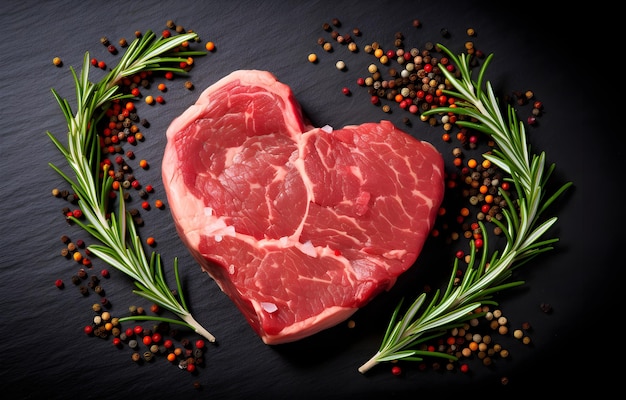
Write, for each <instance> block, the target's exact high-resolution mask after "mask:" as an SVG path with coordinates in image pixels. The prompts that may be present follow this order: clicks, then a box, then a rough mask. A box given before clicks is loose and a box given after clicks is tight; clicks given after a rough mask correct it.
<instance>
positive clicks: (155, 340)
mask: <svg viewBox="0 0 626 400" xmlns="http://www.w3.org/2000/svg"><path fill="white" fill-rule="evenodd" d="M162 339H163V337H162V336H161V334H160V333H158V332H155V333H153V334H152V343H157V344H158V343H161V340H162Z"/></svg>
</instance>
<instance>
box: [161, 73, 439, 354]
mask: <svg viewBox="0 0 626 400" xmlns="http://www.w3.org/2000/svg"><path fill="white" fill-rule="evenodd" d="M167 139H168V143H167V146H166V149H165V154H164V157H163V165H162V175H163V182H164V185H165V189H166V192H167V198H168V202H169V207H170V210H171V212H172V216H173V219H174V221H175V224H176V229H177V231H178V233H179V235H180V237H181V239H182V240H183V242H184V243H185V245H186V246H187V247H188V248H189V250H190V251H191V253H192V254H193V256H194V258H195V259H196V260H197V261H198V263H199V264H200V265H201V266H202V269H203V270H204V271H206V272H207V273H209V275H210V276H211V277H212V278H213V279H214V280H215V281H216V282H217V284H218V285H219V287H220V288H221V290H222V291H223V292H224V293H226V294H227V295H228V296H229V297H230V299H231V300H232V301H233V302H234V303H235V304H236V305H237V307H238V308H239V310H241V312H242V313H243V315H244V316H245V317H246V319H247V321H248V323H249V324H250V325H251V326H252V328H254V330H255V331H256V333H257V334H258V335H259V336H260V337H261V339H262V340H263V341H264V342H265V343H267V344H278V343H285V342H291V341H295V340H298V339H301V338H303V337H306V336H309V335H312V334H314V333H316V332H319V331H321V330H323V329H326V328H328V327H331V326H334V325H336V324H337V323H339V322H341V321H344V320H346V319H347V318H348V317H349V316H350V315H352V314H353V313H354V312H355V311H356V310H357V309H358V308H360V307H362V306H364V305H365V304H367V303H368V301H370V300H371V299H372V298H373V297H374V296H376V295H377V294H378V293H380V292H381V291H383V290H389V289H390V288H391V287H392V286H393V285H394V283H395V282H396V279H397V277H398V276H399V275H400V274H401V273H403V272H404V271H406V270H407V269H408V268H409V267H411V265H413V263H414V262H415V260H416V259H417V257H418V255H419V253H420V252H421V250H422V247H423V245H424V242H425V240H426V238H427V237H428V235H429V232H430V230H431V229H432V227H433V225H434V222H435V218H436V215H437V210H438V208H439V206H440V204H441V201H442V199H443V193H444V178H443V159H442V157H441V154H440V153H439V152H438V151H437V150H436V149H435V148H434V147H433V146H432V145H431V144H429V143H427V142H423V141H419V140H417V139H415V138H413V137H412V136H410V135H409V134H407V133H405V132H403V131H401V130H399V129H397V128H396V127H395V126H394V125H393V124H392V123H390V122H388V121H381V122H380V123H366V124H363V125H359V126H346V127H344V128H342V129H338V130H333V129H331V128H330V127H324V128H315V127H312V126H310V125H309V124H307V123H306V122H305V119H304V118H303V115H302V112H301V109H300V106H299V104H298V102H297V101H296V100H295V98H294V96H293V93H292V91H291V89H290V88H289V87H288V86H287V85H285V84H283V83H281V82H278V81H277V80H276V78H275V77H274V76H273V75H272V74H271V73H269V72H266V71H257V70H240V71H235V72H233V73H231V74H230V75H228V76H226V77H224V78H222V79H221V80H220V81H218V82H217V83H215V84H214V85H212V86H211V87H209V88H207V89H206V90H205V91H204V92H203V93H202V94H201V95H200V97H199V99H198V101H197V102H196V104H194V105H193V106H191V107H190V108H189V109H187V110H186V111H185V112H184V113H183V114H182V115H181V116H179V117H178V118H176V119H175V120H174V121H173V122H172V123H171V125H170V127H169V128H168V130H167Z"/></svg>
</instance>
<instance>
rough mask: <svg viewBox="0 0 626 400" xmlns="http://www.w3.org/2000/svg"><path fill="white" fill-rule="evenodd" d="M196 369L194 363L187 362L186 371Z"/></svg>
mask: <svg viewBox="0 0 626 400" xmlns="http://www.w3.org/2000/svg"><path fill="white" fill-rule="evenodd" d="M195 370H196V364H187V371H189V372H194V371H195Z"/></svg>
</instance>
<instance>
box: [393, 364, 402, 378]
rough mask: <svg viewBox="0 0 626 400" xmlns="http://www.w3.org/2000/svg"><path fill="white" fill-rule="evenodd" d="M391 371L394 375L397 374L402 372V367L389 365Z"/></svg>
mask: <svg viewBox="0 0 626 400" xmlns="http://www.w3.org/2000/svg"><path fill="white" fill-rule="evenodd" d="M391 373H392V374H394V375H395V376H399V375H401V374H402V368H400V367H399V366H397V365H394V366H393V367H391Z"/></svg>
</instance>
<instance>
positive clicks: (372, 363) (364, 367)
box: [359, 351, 380, 374]
mask: <svg viewBox="0 0 626 400" xmlns="http://www.w3.org/2000/svg"><path fill="white" fill-rule="evenodd" d="M379 355H380V351H377V352H376V354H374V356H373V357H372V358H370V359H369V360H368V361H367V362H366V363H365V364H363V365H361V366H360V367H359V372H360V373H362V374H364V373H366V372H367V371H369V370H370V369H372V368H373V367H375V366H376V365H378V356H379Z"/></svg>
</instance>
